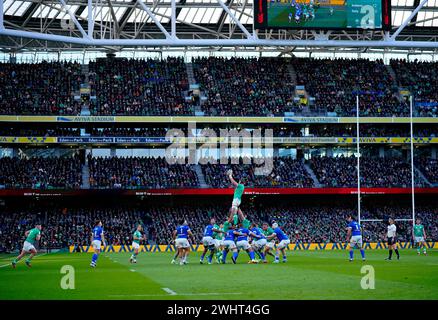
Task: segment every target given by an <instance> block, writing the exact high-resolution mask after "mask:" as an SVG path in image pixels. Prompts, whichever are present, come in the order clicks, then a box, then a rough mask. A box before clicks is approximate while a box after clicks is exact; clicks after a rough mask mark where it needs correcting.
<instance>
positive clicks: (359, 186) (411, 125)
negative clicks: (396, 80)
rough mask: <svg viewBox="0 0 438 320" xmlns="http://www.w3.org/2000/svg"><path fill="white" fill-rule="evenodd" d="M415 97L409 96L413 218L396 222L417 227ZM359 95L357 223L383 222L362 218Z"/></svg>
mask: <svg viewBox="0 0 438 320" xmlns="http://www.w3.org/2000/svg"><path fill="white" fill-rule="evenodd" d="M413 103H414V101H413V97H412V95H411V96H409V125H410V153H411V155H410V158H411V203H412V212H411V214H412V217H411V218H409V219H405V218H403V219H397V218H394V220H395V221H412V227H413V226H414V225H415V213H416V212H415V170H414V124H413ZM359 118H360V115H359V94H357V95H356V158H357V170H356V172H357V221H358V222H359V224H361V222H362V221H365V222H371V221H383V219H362V217H361V184H360V121H359Z"/></svg>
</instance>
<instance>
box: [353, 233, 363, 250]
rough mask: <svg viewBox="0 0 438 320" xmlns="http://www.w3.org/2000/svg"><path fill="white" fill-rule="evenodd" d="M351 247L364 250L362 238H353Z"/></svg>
mask: <svg viewBox="0 0 438 320" xmlns="http://www.w3.org/2000/svg"><path fill="white" fill-rule="evenodd" d="M350 246H351V247H352V248H353V247H355V246H357V247H359V248H362V236H352V237H351V239H350Z"/></svg>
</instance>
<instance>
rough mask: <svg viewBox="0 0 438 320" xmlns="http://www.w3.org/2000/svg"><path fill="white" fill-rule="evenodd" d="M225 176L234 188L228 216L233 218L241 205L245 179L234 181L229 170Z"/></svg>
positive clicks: (231, 171)
mask: <svg viewBox="0 0 438 320" xmlns="http://www.w3.org/2000/svg"><path fill="white" fill-rule="evenodd" d="M227 175H228V178H229V179H230V181H231V183H232V184H233V186H234V188H235V189H234V196H233V202H232V204H231V212H230V214H231V215H233V216H234V215H235V214H237V211H238V209H239V206H240V204H241V203H242V195H243V193H244V191H245V186H244V182H245V179H244V178H241V179H240V180H239V182H237V181H236V180H234V178H233V170H231V169H230V170H228V171H227ZM234 224H236V222H234Z"/></svg>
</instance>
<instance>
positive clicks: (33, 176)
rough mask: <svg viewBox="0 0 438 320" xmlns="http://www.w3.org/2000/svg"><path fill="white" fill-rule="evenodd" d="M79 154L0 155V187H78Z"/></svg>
mask: <svg viewBox="0 0 438 320" xmlns="http://www.w3.org/2000/svg"><path fill="white" fill-rule="evenodd" d="M81 167H82V165H81V161H80V159H79V157H51V158H43V157H33V158H28V159H27V158H17V157H12V158H11V157H3V158H0V188H2V189H5V188H7V189H12V188H33V189H78V188H80V187H81V184H82V175H81Z"/></svg>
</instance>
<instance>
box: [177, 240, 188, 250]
mask: <svg viewBox="0 0 438 320" xmlns="http://www.w3.org/2000/svg"><path fill="white" fill-rule="evenodd" d="M175 245H176V247H177V248H188V247H190V244H189V240H187V239H186V238H178V239H176V240H175Z"/></svg>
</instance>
